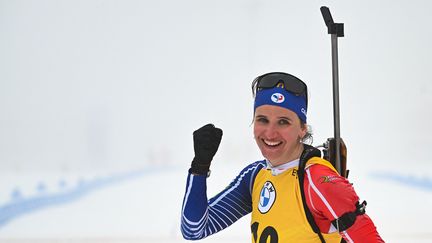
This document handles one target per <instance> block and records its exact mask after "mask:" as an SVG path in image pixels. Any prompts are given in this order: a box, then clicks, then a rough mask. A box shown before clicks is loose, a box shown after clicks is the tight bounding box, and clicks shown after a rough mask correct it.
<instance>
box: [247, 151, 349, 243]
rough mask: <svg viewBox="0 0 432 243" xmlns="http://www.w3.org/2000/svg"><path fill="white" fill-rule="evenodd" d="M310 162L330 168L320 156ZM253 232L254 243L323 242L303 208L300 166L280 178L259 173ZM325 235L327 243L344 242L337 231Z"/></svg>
mask: <svg viewBox="0 0 432 243" xmlns="http://www.w3.org/2000/svg"><path fill="white" fill-rule="evenodd" d="M311 163H318V164H323V165H326V166H328V165H329V163H328V162H327V161H325V160H322V159H320V158H318V157H317V158H313V159H311V160H310V161H309V163H308V165H309V164H311ZM330 167H331V165H330ZM251 230H252V242H253V243H289V242H295V243H297V242H301V243H308V242H311V243H317V242H321V241H320V239H319V237H318V235H317V234H316V233H314V232H313V230H312V228H311V226H310V225H309V222H308V221H307V218H306V214H305V212H304V209H303V203H302V198H301V193H300V188H299V183H298V178H297V167H294V168H291V169H288V170H286V171H284V172H283V173H281V174H279V175H277V176H273V175H272V173H271V171H270V170H266V169H262V170H261V171H260V172H258V174H257V176H256V178H255V182H254V185H253V190H252V221H251ZM322 235H323V236H324V239H325V240H326V242H327V243H333V242H334V243H336V242H338V243H339V242H340V241H341V237H340V236H339V233H338V232H335V233H332V234H324V233H323V234H322Z"/></svg>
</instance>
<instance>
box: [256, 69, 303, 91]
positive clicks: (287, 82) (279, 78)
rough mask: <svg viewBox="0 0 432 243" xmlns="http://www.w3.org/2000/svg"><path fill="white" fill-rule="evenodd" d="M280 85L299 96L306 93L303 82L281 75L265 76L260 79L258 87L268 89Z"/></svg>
mask: <svg viewBox="0 0 432 243" xmlns="http://www.w3.org/2000/svg"><path fill="white" fill-rule="evenodd" d="M278 83H283V84H284V87H285V89H286V90H287V91H290V92H292V93H294V94H297V95H303V94H305V92H306V85H305V84H304V83H303V82H302V81H300V80H299V79H297V78H295V77H294V76H290V75H288V74H279V73H277V74H273V73H272V74H267V75H264V76H263V77H261V78H260V79H259V81H258V86H257V87H258V88H264V89H268V88H273V87H275V86H276V85H277V84H278Z"/></svg>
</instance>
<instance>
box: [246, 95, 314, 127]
mask: <svg viewBox="0 0 432 243" xmlns="http://www.w3.org/2000/svg"><path fill="white" fill-rule="evenodd" d="M262 105H274V106H279V107H282V108H285V109H288V110H290V111H293V112H294V113H296V114H297V116H298V117H299V118H300V120H301V121H303V122H304V123H306V114H307V108H306V99H305V97H303V96H297V95H294V94H292V93H290V92H288V91H286V90H285V89H284V88H279V87H274V88H271V89H261V90H258V91H257V93H256V96H255V103H254V111H255V110H256V108H257V107H259V106H262Z"/></svg>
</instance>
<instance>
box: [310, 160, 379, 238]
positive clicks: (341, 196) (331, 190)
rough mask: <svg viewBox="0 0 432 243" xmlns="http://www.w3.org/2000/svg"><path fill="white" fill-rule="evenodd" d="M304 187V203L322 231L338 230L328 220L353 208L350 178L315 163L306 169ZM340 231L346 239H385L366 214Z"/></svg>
mask: <svg viewBox="0 0 432 243" xmlns="http://www.w3.org/2000/svg"><path fill="white" fill-rule="evenodd" d="M304 190H305V196H306V203H307V205H308V207H309V209H310V211H311V212H312V215H313V217H314V219H315V221H316V223H317V225H318V227H319V228H320V230H321V232H324V233H332V232H335V231H336V230H337V229H336V228H335V227H333V225H332V224H331V221H333V220H334V219H336V218H338V217H340V216H342V215H343V214H344V213H347V212H353V211H355V210H356V206H355V205H356V202H358V201H359V197H358V196H357V194H356V192H355V191H354V188H353V186H352V185H351V184H350V183H349V181H348V180H347V179H346V178H345V177H342V176H340V175H338V174H337V173H336V172H334V171H333V170H332V169H330V168H328V167H327V166H324V165H319V164H315V165H312V166H310V167H308V168H307V169H306V173H305V183H304ZM340 234H341V236H342V237H343V238H344V239H345V240H346V241H347V242H362V243H375V242H384V241H383V240H382V239H381V237H380V235H379V234H378V232H377V230H376V227H375V225H374V223H373V222H372V220H371V219H370V218H369V217H368V216H367V215H366V214H363V215H360V216H358V217H357V218H356V221H355V223H354V224H353V225H352V226H351V227H350V228H348V229H347V230H346V231H343V232H340Z"/></svg>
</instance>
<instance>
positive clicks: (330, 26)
mask: <svg viewBox="0 0 432 243" xmlns="http://www.w3.org/2000/svg"><path fill="white" fill-rule="evenodd" d="M320 10H321V14H322V16H323V18H324V22H325V24H326V25H327V30H328V34H330V35H331V45H332V76H333V124H334V138H335V149H336V151H335V152H336V153H335V167H336V170H337V171H338V172H339V174H341V175H343V174H344V173H345V172H344V171H342V168H341V156H340V152H341V149H340V146H341V138H340V116H339V69H338V42H337V38H338V37H343V36H344V25H343V23H335V22H334V21H333V18H332V16H331V13H330V10H329V8H328V7H325V6H322V7H321V8H320Z"/></svg>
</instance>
